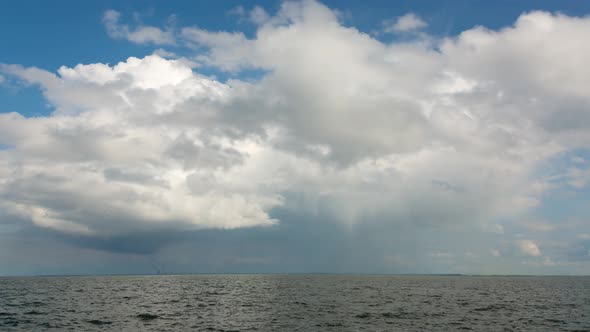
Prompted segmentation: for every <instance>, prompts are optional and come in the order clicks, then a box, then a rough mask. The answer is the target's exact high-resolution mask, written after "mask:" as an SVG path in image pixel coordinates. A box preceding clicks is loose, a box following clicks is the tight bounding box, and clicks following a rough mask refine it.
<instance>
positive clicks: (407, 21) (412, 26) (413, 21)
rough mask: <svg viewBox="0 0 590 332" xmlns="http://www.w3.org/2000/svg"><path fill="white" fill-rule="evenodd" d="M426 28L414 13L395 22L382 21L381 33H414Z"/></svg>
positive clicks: (425, 24) (424, 23)
mask: <svg viewBox="0 0 590 332" xmlns="http://www.w3.org/2000/svg"><path fill="white" fill-rule="evenodd" d="M427 26H428V24H427V23H426V22H424V21H423V20H422V19H421V18H420V17H419V16H418V15H416V14H414V13H408V14H405V15H403V16H400V17H398V18H397V19H395V20H385V21H383V31H385V32H389V33H396V32H410V31H416V30H421V29H424V28H426V27H427Z"/></svg>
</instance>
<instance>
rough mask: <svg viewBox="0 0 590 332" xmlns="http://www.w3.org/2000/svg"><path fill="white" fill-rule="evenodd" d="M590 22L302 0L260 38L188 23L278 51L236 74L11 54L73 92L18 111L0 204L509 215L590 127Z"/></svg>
mask: <svg viewBox="0 0 590 332" xmlns="http://www.w3.org/2000/svg"><path fill="white" fill-rule="evenodd" d="M105 24H107V25H109V24H110V25H111V28H112V33H113V34H114V35H115V36H119V37H120V38H129V39H131V38H135V41H136V42H140V41H143V42H154V43H166V42H165V41H166V40H168V41H171V40H169V39H167V37H162V36H160V37H149V38H148V37H141V38H140V37H132V36H139V35H134V33H135V32H136V31H137V30H133V31H131V30H129V28H126V27H125V26H124V25H121V24H119V23H118V13H116V12H107V14H105ZM150 31H151V30H150ZM161 32H162V31H161ZM164 32H165V31H163V32H162V33H164ZM588 32H590V19H587V18H570V17H567V16H563V15H551V14H547V13H541V12H534V13H529V14H525V15H523V16H521V17H520V18H519V19H518V21H517V22H516V24H515V26H513V27H509V28H506V29H503V30H499V31H489V30H484V29H482V28H475V29H471V30H468V31H465V32H463V33H462V34H461V35H459V36H457V37H454V38H449V39H445V40H441V41H432V40H429V41H424V39H422V38H420V39H417V40H411V41H406V42H396V43H393V44H386V43H383V42H380V41H379V40H376V39H374V38H372V37H371V36H369V35H367V34H365V33H362V32H360V31H358V30H357V29H355V28H353V27H347V26H343V25H342V24H340V22H339V20H338V15H337V14H336V13H335V12H334V11H332V10H330V9H329V8H327V7H325V6H323V5H321V4H319V3H317V2H313V1H305V2H285V3H284V4H283V5H282V7H281V9H280V10H279V11H278V12H277V13H276V14H275V15H273V16H270V15H269V16H268V17H265V19H264V23H263V24H261V25H260V26H259V27H258V29H257V32H256V34H255V37H254V38H252V39H249V38H247V37H246V35H244V34H243V33H241V32H219V31H216V32H211V31H207V30H204V29H200V28H197V27H187V28H184V29H182V36H183V38H184V39H185V40H186V41H187V42H188V43H190V45H191V46H192V47H194V48H195V50H196V51H197V52H200V53H199V55H198V56H197V57H196V59H195V61H199V63H200V64H203V65H208V66H213V67H216V68H218V69H221V70H226V71H229V72H239V71H240V70H243V69H252V68H259V69H263V70H265V72H266V74H264V75H263V77H262V78H261V79H260V80H258V81H251V82H245V81H241V80H239V79H230V80H228V81H227V82H226V83H221V82H219V81H216V80H214V79H212V78H208V77H205V76H202V75H200V74H198V73H197V72H195V71H193V68H194V67H195V66H194V65H191V64H189V63H187V62H184V61H181V60H173V59H163V58H162V57H160V56H158V55H151V56H148V57H145V58H143V59H138V58H133V57H132V58H129V59H127V60H126V61H124V62H121V63H119V64H116V65H113V66H110V65H106V64H101V63H95V64H86V65H82V64H81V65H77V66H75V67H73V68H69V67H62V68H60V69H59V70H58V72H57V74H55V73H51V72H47V71H44V70H41V69H38V68H23V67H20V66H3V67H2V72H3V74H6V75H14V76H16V77H19V78H20V79H21V80H23V81H25V82H27V83H29V84H37V85H39V86H40V87H41V89H42V91H43V93H44V95H45V97H46V99H47V100H48V101H49V102H50V103H51V105H53V106H54V107H55V110H56V111H55V112H54V113H53V114H52V115H51V116H46V117H38V118H24V117H22V116H20V115H18V114H15V113H11V114H2V115H0V143H2V144H8V145H10V146H14V148H13V149H10V150H0V154H1V155H2V158H0V195H1V199H2V207H1V208H2V209H5V210H7V211H10V212H11V213H12V214H13V215H18V216H21V217H23V218H29V219H30V220H32V221H33V222H34V223H36V224H38V225H40V226H43V227H51V228H54V229H59V230H63V231H72V232H81V233H95V234H112V233H121V232H131V231H133V230H137V229H145V228H148V229H160V228H162V229H167V228H174V229H177V228H180V229H185V228H211V227H213V228H235V227H245V226H255V225H272V224H274V223H276V222H277V220H275V219H274V218H273V217H272V210H273V209H274V208H277V207H284V208H292V209H300V210H302V211H306V212H308V213H310V214H318V215H319V214H320V213H321V214H328V215H330V216H331V217H332V218H333V219H338V220H341V221H342V222H343V223H346V224H350V225H353V224H355V223H361V222H365V221H366V220H375V219H379V220H385V221H388V222H391V223H400V224H413V225H418V226H420V227H445V226H447V225H457V224H459V225H463V224H467V223H475V224H479V223H481V224H484V225H487V226H488V227H487V228H484V229H496V231H498V232H500V231H502V230H503V228H501V227H499V226H494V225H496V224H497V221H498V220H499V219H501V218H508V219H510V218H517V217H520V216H522V215H523V214H524V213H526V212H527V211H528V210H529V209H531V208H533V207H535V206H536V205H537V204H538V203H539V198H540V196H541V195H542V194H543V193H544V190H545V189H544V188H547V187H546V186H543V184H544V182H543V181H544V180H543V179H538V178H536V177H535V174H536V173H535V171H536V170H537V168H538V166H539V165H540V164H541V163H543V162H545V161H547V160H548V159H550V158H552V157H554V156H556V155H558V154H559V153H562V152H564V151H568V150H571V149H575V148H577V147H580V146H587V145H588V143H590V135H589V134H588V132H590V130H588V129H589V127H590V124H589V123H587V122H584V119H587V117H588V114H587V113H588V112H587V111H586V110H587V108H586V107H585V106H586V105H587V103H588V102H590V97H589V95H588V92H587V88H586V87H587V86H588V85H589V84H590V81H589V77H590V75H586V73H585V72H584V71H585V70H587V69H585V68H587V66H585V63H586V56H585V55H588V53H589V52H590V49H588V48H587V47H586V44H584V43H580V42H579V41H580V40H585V39H584V38H585V36H586V35H587V34H588ZM155 35H158V33H156V34H155ZM572 40H573V41H575V42H572ZM439 49H440V51H439ZM539 68H547V69H551V70H539ZM237 77H239V76H237ZM563 82H565V83H563ZM576 119H578V120H580V121H575V120H576ZM89 188H91V190H89ZM289 194H292V195H289ZM290 197H296V199H294V198H290ZM490 225H491V226H490ZM519 248H520V250H521V251H522V253H523V254H527V255H532V256H540V255H541V254H540V251H539V249H538V247H537V246H536V244H535V243H534V242H532V241H524V242H520V243H519ZM498 254H499V253H498Z"/></svg>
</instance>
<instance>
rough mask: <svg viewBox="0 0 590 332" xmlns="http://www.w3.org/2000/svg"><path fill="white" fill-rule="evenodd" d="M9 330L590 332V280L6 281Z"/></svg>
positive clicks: (0, 324) (3, 325) (3, 316)
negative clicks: (470, 331) (462, 331)
mask: <svg viewBox="0 0 590 332" xmlns="http://www.w3.org/2000/svg"><path fill="white" fill-rule="evenodd" d="M0 330H1V331H21V330H24V331H45V330H56V331H68V330H69V331H100V330H109V331H111V330H112V331H425V330H426V331H429V330H430V331H432V330H437V331H459V330H475V331H590V278H588V277H454V276H330V275H198V276H194V275H193V276H191V275H186V276H113V277H30V278H26V277H19V278H0Z"/></svg>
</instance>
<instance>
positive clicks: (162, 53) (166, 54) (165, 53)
mask: <svg viewBox="0 0 590 332" xmlns="http://www.w3.org/2000/svg"><path fill="white" fill-rule="evenodd" d="M153 54H155V55H158V56H161V57H162V58H167V59H174V58H177V57H178V56H177V55H176V53H174V52H170V51H166V50H165V49H163V48H159V49H157V50H155V51H154V53H153Z"/></svg>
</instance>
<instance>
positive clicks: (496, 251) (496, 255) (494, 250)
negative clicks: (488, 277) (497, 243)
mask: <svg viewBox="0 0 590 332" xmlns="http://www.w3.org/2000/svg"><path fill="white" fill-rule="evenodd" d="M490 254H492V256H494V257H500V256H502V254H501V253H500V250H498V249H492V250H490Z"/></svg>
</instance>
